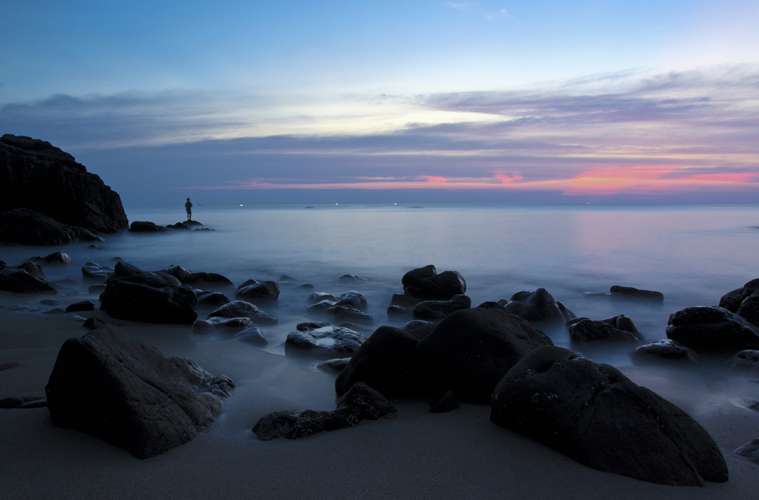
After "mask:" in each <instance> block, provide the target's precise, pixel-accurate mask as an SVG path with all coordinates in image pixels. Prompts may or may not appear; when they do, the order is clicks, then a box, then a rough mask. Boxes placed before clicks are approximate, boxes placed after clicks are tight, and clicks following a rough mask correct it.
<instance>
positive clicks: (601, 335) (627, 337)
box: [567, 314, 643, 343]
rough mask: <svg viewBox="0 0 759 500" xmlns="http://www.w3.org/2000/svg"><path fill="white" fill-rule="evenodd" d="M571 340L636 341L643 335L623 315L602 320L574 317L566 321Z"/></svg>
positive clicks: (579, 341)
mask: <svg viewBox="0 0 759 500" xmlns="http://www.w3.org/2000/svg"><path fill="white" fill-rule="evenodd" d="M567 328H568V329H569V340H571V341H572V342H578V343H581V342H637V341H640V340H643V335H642V334H641V333H640V332H639V331H638V329H637V328H636V327H635V324H634V323H633V322H632V320H631V319H630V318H628V317H627V316H624V315H621V314H620V315H619V316H614V317H613V318H608V319H604V320H593V319H590V318H575V319H573V320H570V321H568V322H567Z"/></svg>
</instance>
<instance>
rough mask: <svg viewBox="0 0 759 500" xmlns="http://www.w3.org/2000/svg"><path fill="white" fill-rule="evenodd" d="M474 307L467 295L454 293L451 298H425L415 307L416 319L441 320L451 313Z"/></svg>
mask: <svg viewBox="0 0 759 500" xmlns="http://www.w3.org/2000/svg"><path fill="white" fill-rule="evenodd" d="M470 307H472V299H470V298H469V297H467V296H466V295H454V296H453V297H452V298H451V300H425V301H424V302H419V303H418V304H417V305H416V306H415V307H414V311H413V314H414V319H417V320H422V321H440V320H441V319H443V318H445V317H446V316H448V315H449V314H452V313H454V312H456V311H460V310H461V309H469V308H470Z"/></svg>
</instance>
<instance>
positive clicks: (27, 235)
mask: <svg viewBox="0 0 759 500" xmlns="http://www.w3.org/2000/svg"><path fill="white" fill-rule="evenodd" d="M0 241H1V242H5V243H18V244H21V245H48V246H49V245H66V244H68V243H74V242H75V241H103V238H101V237H100V236H98V235H97V234H95V233H94V232H93V231H91V230H89V229H85V228H83V227H74V226H70V225H68V224H63V223H61V222H58V221H57V220H55V219H53V218H52V217H51V216H49V215H45V214H41V213H38V212H35V211H33V210H29V209H26V208H11V209H9V210H5V211H0Z"/></svg>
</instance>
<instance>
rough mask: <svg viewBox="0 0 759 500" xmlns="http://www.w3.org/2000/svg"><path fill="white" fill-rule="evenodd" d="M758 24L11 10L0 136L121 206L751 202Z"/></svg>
mask: <svg viewBox="0 0 759 500" xmlns="http://www.w3.org/2000/svg"><path fill="white" fill-rule="evenodd" d="M757 25H759V4H757V2H754V1H747V0H726V1H721V2H716V1H711V0H696V1H687V2H686V1H676V0H660V1H656V2H653V1H640V2H623V1H616V0H594V1H591V0H584V1H576V2H559V1H547V0H540V1H532V2H516V1H505V2H491V1H483V2H445V1H443V2H441V1H416V2H396V1H382V2H379V1H377V2H339V1H312V2H302V1H292V0H291V1H281V2H276V3H263V2H237V1H221V2H215V3H213V5H210V4H209V3H208V2H197V1H185V2H173V1H170V2H142V1H133V2H129V3H121V2H118V3H116V2H94V1H67V2H57V1H35V0H27V1H17V0H10V1H8V2H5V3H4V5H3V16H2V17H0V43H1V44H2V46H3V47H4V50H3V51H0V133H12V134H16V135H28V136H31V137H36V138H41V139H45V140H48V141H50V142H51V143H53V144H54V145H56V146H59V147H61V148H62V149H64V150H66V151H68V152H70V153H72V154H73V155H74V156H75V157H77V159H78V160H79V161H80V162H82V163H83V164H85V165H86V166H87V167H88V168H89V170H90V171H93V172H95V173H97V174H99V175H100V176H101V177H102V178H103V179H104V180H105V181H106V183H108V184H109V185H111V186H112V187H113V188H114V189H116V190H117V191H118V192H119V193H121V195H122V198H123V199H124V201H125V203H126V204H128V205H130V204H131V205H150V204H169V203H172V202H173V201H174V198H176V199H177V200H180V201H181V200H182V199H183V197H186V196H192V197H194V200H197V201H198V202H200V203H206V204H223V203H229V202H230V200H232V199H233V198H234V200H235V202H237V201H238V200H240V202H244V203H281V204H291V203H292V204H300V203H321V202H325V203H326V202H332V201H333V200H335V201H339V200H337V198H340V199H341V200H343V202H344V203H347V202H355V201H354V200H358V201H366V200H371V202H374V203H392V202H397V201H398V200H402V202H409V203H413V202H415V200H420V201H424V202H428V203H431V202H450V201H456V202H499V203H510V202H519V203H526V202H569V203H575V202H586V200H592V201H594V202H595V201H624V202H630V201H645V202H647V201H665V202H669V201H684V202H694V201H695V202H698V201H703V202H720V201H723V202H734V201H740V202H755V201H757V197H756V195H757V193H759V140H757V139H759V103H757V99H756V95H759V94H758V93H757V92H759V34H758V32H759V30H757V29H756V26H757ZM232 193H233V194H232ZM345 200H349V201H345Z"/></svg>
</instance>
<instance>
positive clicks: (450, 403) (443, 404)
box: [429, 391, 460, 413]
mask: <svg viewBox="0 0 759 500" xmlns="http://www.w3.org/2000/svg"><path fill="white" fill-rule="evenodd" d="M429 404H430V413H446V412H449V411H453V410H455V409H456V408H460V406H459V402H458V401H456V396H455V395H454V394H453V391H446V393H445V394H443V395H442V396H440V397H439V398H438V399H435V400H433V401H430V403H429Z"/></svg>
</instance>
